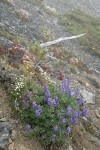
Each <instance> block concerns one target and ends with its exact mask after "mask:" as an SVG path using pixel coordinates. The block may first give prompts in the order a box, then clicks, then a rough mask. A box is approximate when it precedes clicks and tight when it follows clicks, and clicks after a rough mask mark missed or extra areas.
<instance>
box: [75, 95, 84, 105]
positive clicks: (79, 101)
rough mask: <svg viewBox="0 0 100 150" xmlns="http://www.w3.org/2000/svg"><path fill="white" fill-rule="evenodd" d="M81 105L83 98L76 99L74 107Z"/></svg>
mask: <svg viewBox="0 0 100 150" xmlns="http://www.w3.org/2000/svg"><path fill="white" fill-rule="evenodd" d="M82 104H83V98H82V97H80V98H79V99H78V101H77V102H76V105H77V106H81V105H82Z"/></svg>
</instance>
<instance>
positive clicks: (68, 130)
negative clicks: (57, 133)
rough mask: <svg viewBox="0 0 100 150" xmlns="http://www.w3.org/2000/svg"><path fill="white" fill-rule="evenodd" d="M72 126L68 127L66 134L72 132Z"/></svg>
mask: <svg viewBox="0 0 100 150" xmlns="http://www.w3.org/2000/svg"><path fill="white" fill-rule="evenodd" d="M71 129H72V128H71V127H67V129H66V135H69V134H70V133H71Z"/></svg>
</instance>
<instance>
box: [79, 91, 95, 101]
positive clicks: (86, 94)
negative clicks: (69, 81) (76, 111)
mask: <svg viewBox="0 0 100 150" xmlns="http://www.w3.org/2000/svg"><path fill="white" fill-rule="evenodd" d="M80 93H81V95H82V96H83V98H84V102H86V103H87V104H95V100H96V97H95V95H94V94H93V93H91V92H88V91H86V90H85V89H84V90H81V91H80Z"/></svg>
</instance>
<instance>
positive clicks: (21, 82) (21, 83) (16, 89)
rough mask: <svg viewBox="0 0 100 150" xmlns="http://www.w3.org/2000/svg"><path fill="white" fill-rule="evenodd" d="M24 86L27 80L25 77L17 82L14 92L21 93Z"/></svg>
mask: <svg viewBox="0 0 100 150" xmlns="http://www.w3.org/2000/svg"><path fill="white" fill-rule="evenodd" d="M24 86H25V80H24V77H23V76H22V77H20V78H19V79H18V81H17V82H16V84H15V88H14V91H20V90H21V89H22V88H23V87H24ZM17 95H18V93H17Z"/></svg>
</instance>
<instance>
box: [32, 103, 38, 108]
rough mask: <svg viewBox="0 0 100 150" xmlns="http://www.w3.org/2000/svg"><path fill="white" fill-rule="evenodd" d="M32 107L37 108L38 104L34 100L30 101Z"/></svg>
mask: <svg viewBox="0 0 100 150" xmlns="http://www.w3.org/2000/svg"><path fill="white" fill-rule="evenodd" d="M32 108H34V109H37V108H38V104H37V103H36V102H35V101H33V102H32Z"/></svg>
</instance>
